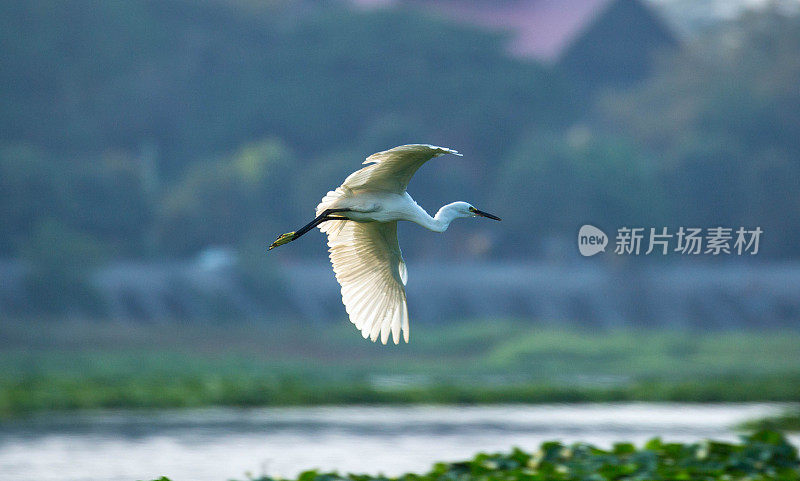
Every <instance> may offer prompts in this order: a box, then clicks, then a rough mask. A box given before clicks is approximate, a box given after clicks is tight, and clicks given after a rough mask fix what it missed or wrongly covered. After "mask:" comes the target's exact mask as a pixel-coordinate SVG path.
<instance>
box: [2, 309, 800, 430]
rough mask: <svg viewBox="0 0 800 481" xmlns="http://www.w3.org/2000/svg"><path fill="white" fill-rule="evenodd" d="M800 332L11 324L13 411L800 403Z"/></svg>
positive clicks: (9, 395) (7, 366) (513, 324)
mask: <svg viewBox="0 0 800 481" xmlns="http://www.w3.org/2000/svg"><path fill="white" fill-rule="evenodd" d="M797 359H800V333H799V332H797V331H780V332H767V333H753V332H729V333H675V332H664V331H609V332H603V333H597V332H584V331H571V330H564V329H558V328H552V327H551V328H544V327H541V326H540V325H538V326H537V325H535V324H531V323H526V322H521V321H519V322H517V321H508V320H502V321H500V320H480V321H471V322H455V323H453V324H449V325H446V326H429V325H424V324H422V323H417V324H416V325H415V326H414V332H413V334H412V343H411V344H410V345H401V346H381V345H375V344H372V343H370V342H367V341H364V340H363V339H361V338H360V337H359V336H358V333H357V332H356V331H355V330H354V329H353V328H352V327H351V326H350V325H349V324H348V323H346V322H345V321H342V322H339V323H335V324H318V325H313V324H308V323H299V322H298V323H290V322H283V323H263V324H241V323H231V324H228V325H174V324H171V325H128V324H114V323H84V322H48V323H41V322H36V323H30V322H27V323H26V322H22V321H8V320H6V321H3V322H2V323H1V324H0V416H3V417H9V416H18V415H24V414H26V413H32V412H36V411H42V410H66V409H82V408H98V407H104V408H154V407H181V406H186V407H192V406H207V405H230V406H256V405H297V404H323V403H409V402H441V403H497V402H562V401H563V402H580V401H622V400H648V401H698V402H704V401H800V364H798V363H797V362H796V360H797Z"/></svg>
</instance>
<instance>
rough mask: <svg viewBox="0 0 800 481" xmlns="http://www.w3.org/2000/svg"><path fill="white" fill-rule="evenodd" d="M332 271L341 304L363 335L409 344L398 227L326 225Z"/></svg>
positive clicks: (346, 223)
mask: <svg viewBox="0 0 800 481" xmlns="http://www.w3.org/2000/svg"><path fill="white" fill-rule="evenodd" d="M319 228H320V230H321V231H322V232H324V233H325V234H327V235H328V247H329V251H330V258H331V264H333V272H334V273H335V274H336V280H337V281H339V284H340V285H341V286H342V302H344V306H345V309H346V310H347V313H348V314H349V315H350V321H351V322H352V323H353V324H355V326H356V327H357V328H358V329H359V330H361V334H362V336H364V337H365V338H367V337H369V338H370V339H371V340H372V341H376V340H377V339H378V337H379V336H380V339H381V342H382V343H383V344H386V342H387V341H388V339H389V336H390V335H391V337H392V340H393V341H394V343H395V344H399V343H400V334H401V333H402V335H403V339H404V340H405V342H408V337H409V328H408V308H407V306H406V291H405V281H406V276H407V273H406V266H405V262H404V261H403V255H402V253H401V252H400V244H399V243H398V242H397V222H364V223H362V222H354V221H344V220H337V221H328V222H325V223H323V224H321V225H320V226H319Z"/></svg>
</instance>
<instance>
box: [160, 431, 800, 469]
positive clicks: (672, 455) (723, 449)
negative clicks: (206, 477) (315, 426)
mask: <svg viewBox="0 0 800 481" xmlns="http://www.w3.org/2000/svg"><path fill="white" fill-rule="evenodd" d="M454 480H457V481H473V480H475V481H478V480H480V481H556V480H558V481H573V480H574V481H586V480H591V481H608V480H693V481H723V480H728V481H730V480H749V481H767V480H776V481H796V480H800V460H799V459H798V457H797V449H796V448H795V447H794V446H792V445H790V444H789V443H788V442H787V441H786V439H785V438H784V437H783V436H781V435H780V434H778V433H776V432H770V431H762V432H759V433H755V434H753V435H751V436H747V437H744V438H743V439H742V442H741V443H740V444H730V443H722V442H716V441H708V442H702V443H695V444H677V443H665V442H662V441H661V440H659V439H654V440H652V441H650V442H648V443H647V444H645V445H644V446H643V447H642V448H636V447H635V446H633V445H632V444H628V443H621V444H616V445H615V446H614V447H613V448H612V449H611V450H603V449H599V448H596V447H594V446H591V445H588V444H582V443H578V444H573V445H570V446H565V445H563V444H561V443H556V442H550V443H544V444H542V446H541V448H540V449H539V451H538V452H536V453H526V452H524V451H521V450H519V449H515V450H513V451H512V452H511V453H507V454H478V455H477V456H475V457H474V458H473V459H471V460H469V461H464V462H459V463H439V464H436V465H434V467H433V469H431V470H430V471H429V472H427V473H423V474H411V473H409V474H405V475H402V476H399V477H397V478H387V477H384V476H378V477H373V476H369V475H355V474H347V475H342V474H339V473H319V472H316V471H307V472H304V473H302V474H300V475H299V476H298V478H297V481H454ZM154 481H169V479H168V478H161V479H159V480H154ZM251 481H276V480H275V478H270V477H262V478H259V479H255V480H251Z"/></svg>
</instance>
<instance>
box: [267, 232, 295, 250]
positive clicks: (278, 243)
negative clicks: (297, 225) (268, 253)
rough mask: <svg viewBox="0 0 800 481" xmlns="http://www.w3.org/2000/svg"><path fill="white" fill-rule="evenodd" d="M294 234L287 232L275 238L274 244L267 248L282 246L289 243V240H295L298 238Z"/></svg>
mask: <svg viewBox="0 0 800 481" xmlns="http://www.w3.org/2000/svg"><path fill="white" fill-rule="evenodd" d="M294 234H295V233H294V232H287V233H285V234H281V235H280V236H279V237H278V238H277V239H275V242H273V243H272V245H271V246H269V249H267V250H272V249H273V248H275V247H278V246H282V245H283V244H288V243H289V242H292V241H293V240H295V239H296V237H295V235H294Z"/></svg>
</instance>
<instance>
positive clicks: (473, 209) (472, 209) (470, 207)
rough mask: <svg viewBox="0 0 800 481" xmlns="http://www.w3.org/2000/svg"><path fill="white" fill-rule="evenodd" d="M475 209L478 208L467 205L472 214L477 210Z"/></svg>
mask: <svg viewBox="0 0 800 481" xmlns="http://www.w3.org/2000/svg"><path fill="white" fill-rule="evenodd" d="M477 210H478V209H476V208H475V207H472V206H469V211H470V212H472V213H473V214H474V213H475V211H477Z"/></svg>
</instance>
